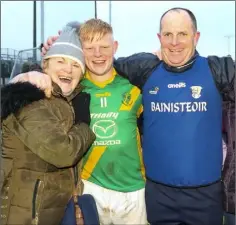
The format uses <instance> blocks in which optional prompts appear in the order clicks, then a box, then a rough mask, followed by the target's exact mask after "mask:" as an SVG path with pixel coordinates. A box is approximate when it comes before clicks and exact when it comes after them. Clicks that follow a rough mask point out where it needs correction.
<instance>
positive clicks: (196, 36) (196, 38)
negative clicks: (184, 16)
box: [194, 31, 200, 47]
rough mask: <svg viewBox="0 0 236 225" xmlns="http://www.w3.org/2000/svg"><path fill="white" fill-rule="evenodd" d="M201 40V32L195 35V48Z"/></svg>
mask: <svg viewBox="0 0 236 225" xmlns="http://www.w3.org/2000/svg"><path fill="white" fill-rule="evenodd" d="M199 38H200V32H199V31H197V32H196V34H195V37H194V45H195V47H196V46H197V43H198V40H199Z"/></svg>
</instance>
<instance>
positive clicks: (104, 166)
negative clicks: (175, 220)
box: [82, 70, 145, 192]
mask: <svg viewBox="0 0 236 225" xmlns="http://www.w3.org/2000/svg"><path fill="white" fill-rule="evenodd" d="M82 85H83V86H85V91H86V92H87V93H90V95H91V103H90V113H91V125H90V127H91V129H92V130H93V132H94V133H95V134H96V140H95V142H94V143H93V145H92V146H91V148H90V149H89V151H88V152H87V154H86V155H85V157H84V165H83V170H82V179H85V180H88V181H90V182H93V183H95V184H97V185H99V186H101V187H104V188H108V189H112V190H116V191H120V192H131V191H136V190H139V189H141V188H143V187H144V185H145V174H144V166H143V161H142V152H141V144H140V138H139V132H138V128H137V117H138V116H139V115H140V113H141V112H142V104H141V103H142V96H141V94H140V90H139V89H138V88H137V87H135V86H133V85H131V84H130V83H129V81H128V80H126V79H124V78H122V77H120V76H118V75H116V72H115V70H114V73H113V77H112V79H111V80H109V81H107V82H106V83H102V84H101V83H96V82H93V81H91V79H90V78H89V75H88V74H87V75H86V78H85V79H84V80H83V82H82Z"/></svg>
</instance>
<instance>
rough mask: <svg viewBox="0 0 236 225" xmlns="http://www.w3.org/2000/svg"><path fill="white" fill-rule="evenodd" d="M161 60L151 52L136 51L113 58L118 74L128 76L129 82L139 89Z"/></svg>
mask: <svg viewBox="0 0 236 225" xmlns="http://www.w3.org/2000/svg"><path fill="white" fill-rule="evenodd" d="M160 63H161V60H160V59H159V58H158V57H157V56H156V55H154V54H152V53H137V54H134V55H131V56H128V57H121V58H118V59H117V60H114V67H115V69H116V71H117V72H118V74H119V75H121V76H123V77H125V78H128V79H129V81H130V83H132V84H133V85H135V86H137V87H139V88H140V89H141V88H142V87H143V85H144V84H145V82H146V80H147V79H148V77H149V76H150V74H151V73H152V71H153V70H154V69H155V68H156V67H157V66H158V65H159V64H160Z"/></svg>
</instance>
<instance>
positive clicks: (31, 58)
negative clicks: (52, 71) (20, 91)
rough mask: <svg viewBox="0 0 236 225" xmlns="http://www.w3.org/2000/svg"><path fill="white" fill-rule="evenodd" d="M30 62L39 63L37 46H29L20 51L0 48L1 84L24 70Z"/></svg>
mask: <svg viewBox="0 0 236 225" xmlns="http://www.w3.org/2000/svg"><path fill="white" fill-rule="evenodd" d="M31 63H38V64H41V54H40V49H39V48H30V49H24V50H21V51H17V50H15V49H10V48H1V85H4V84H6V83H8V81H9V79H12V78H13V77H14V76H16V75H17V74H19V73H22V72H24V70H25V69H26V68H27V66H28V65H29V64H31Z"/></svg>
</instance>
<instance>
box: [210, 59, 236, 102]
mask: <svg viewBox="0 0 236 225" xmlns="http://www.w3.org/2000/svg"><path fill="white" fill-rule="evenodd" d="M208 63H209V66H210V69H211V71H212V74H213V77H214V80H215V82H216V86H217V88H218V90H219V92H220V94H221V96H222V99H223V101H231V102H235V62H234V61H233V59H232V58H231V57H217V56H209V57H208Z"/></svg>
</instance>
